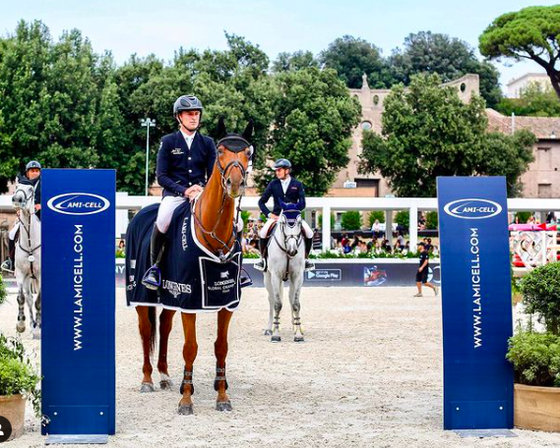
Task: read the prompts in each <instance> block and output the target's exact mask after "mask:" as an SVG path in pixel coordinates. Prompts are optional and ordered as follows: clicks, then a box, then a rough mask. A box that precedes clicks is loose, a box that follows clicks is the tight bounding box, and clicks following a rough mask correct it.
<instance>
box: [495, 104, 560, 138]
mask: <svg viewBox="0 0 560 448" xmlns="http://www.w3.org/2000/svg"><path fill="white" fill-rule="evenodd" d="M486 115H487V116H488V130H490V131H495V132H502V133H504V134H511V130H512V117H507V116H505V115H502V114H500V113H499V112H496V111H495V110H493V109H486ZM513 124H514V126H515V130H516V131H518V130H520V129H527V130H528V131H531V132H532V133H533V134H535V136H536V137H537V138H538V139H539V140H550V139H552V140H560V117H518V116H515V117H514V119H513Z"/></svg>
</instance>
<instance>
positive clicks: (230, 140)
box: [193, 135, 253, 263]
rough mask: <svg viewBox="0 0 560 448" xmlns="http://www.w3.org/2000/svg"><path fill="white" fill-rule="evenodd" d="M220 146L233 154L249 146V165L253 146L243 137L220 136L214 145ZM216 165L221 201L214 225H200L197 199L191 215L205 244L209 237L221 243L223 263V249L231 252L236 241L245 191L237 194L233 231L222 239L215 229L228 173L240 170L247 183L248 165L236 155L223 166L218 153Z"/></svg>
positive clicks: (225, 193)
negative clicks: (244, 164)
mask: <svg viewBox="0 0 560 448" xmlns="http://www.w3.org/2000/svg"><path fill="white" fill-rule="evenodd" d="M220 146H223V147H224V148H226V149H227V150H228V151H231V152H234V153H235V154H238V153H240V152H241V151H243V150H245V149H247V148H251V154H250V155H249V166H251V163H252V157H253V147H252V146H251V144H250V143H249V142H248V141H247V140H245V139H244V138H243V137H241V136H238V135H227V136H225V137H224V138H222V139H221V140H220V141H218V143H217V145H216V148H219V147H220ZM216 151H217V150H216ZM216 166H217V167H218V172H219V173H220V184H221V186H222V203H221V205H220V209H219V210H218V218H217V219H216V223H215V224H214V227H213V228H212V230H207V229H205V228H204V226H203V225H202V221H201V220H200V218H199V217H198V215H197V214H196V205H197V204H198V203H200V205H199V210H200V208H201V207H202V203H201V202H200V201H198V200H196V202H195V204H194V206H193V216H194V219H195V221H196V224H197V226H198V227H199V229H200V231H201V232H202V237H203V239H204V241H205V242H206V244H207V245H208V246H210V241H209V238H211V239H213V240H214V241H217V242H218V243H220V244H221V246H222V248H220V249H219V254H218V257H219V258H220V261H221V262H222V263H225V262H227V261H228V257H227V256H226V255H225V253H224V249H225V252H226V253H228V252H229V253H230V254H232V252H233V251H231V249H230V246H231V247H233V246H232V245H233V244H234V243H236V242H237V241H236V233H237V232H236V228H235V224H236V223H237V222H238V220H239V216H240V213H241V198H242V197H243V193H244V192H245V190H243V193H242V194H241V195H240V196H238V198H239V202H238V204H237V207H236V213H235V216H234V220H233V231H232V233H231V236H230V237H229V238H228V240H227V241H223V240H222V239H221V238H220V237H218V235H217V234H216V229H217V227H218V224H219V223H220V220H221V217H222V214H223V212H224V207H225V205H226V196H228V193H227V181H228V173H229V172H230V171H231V170H232V169H238V170H239V171H240V172H241V176H242V177H243V182H244V183H245V184H246V183H247V175H248V174H249V166H248V167H247V169H246V168H245V167H244V166H243V164H242V163H241V161H240V160H239V158H238V157H236V158H235V159H234V160H231V161H230V162H228V163H227V164H226V165H225V166H223V165H222V164H221V162H220V155H219V153H218V155H217V157H216ZM230 197H231V196H230ZM232 199H234V198H232Z"/></svg>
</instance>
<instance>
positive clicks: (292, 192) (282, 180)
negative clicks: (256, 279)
mask: <svg viewBox="0 0 560 448" xmlns="http://www.w3.org/2000/svg"><path fill="white" fill-rule="evenodd" d="M273 168H274V171H275V174H276V179H274V180H272V181H271V182H270V183H269V184H268V186H267V187H266V190H264V193H263V194H262V196H261V198H260V199H259V208H260V209H261V211H262V213H263V214H264V215H265V216H266V217H267V218H268V220H267V221H266V224H265V225H264V226H263V228H262V229H261V230H260V232H259V237H260V250H261V259H260V260H259V262H258V263H255V265H254V267H255V269H257V270H259V271H265V270H266V256H267V252H268V251H267V248H268V242H269V239H270V236H269V235H268V232H269V229H270V227H271V226H272V224H273V223H275V222H276V221H277V220H278V218H279V216H280V213H281V211H282V206H281V205H280V204H281V202H284V203H286V204H287V203H292V204H297V206H298V208H299V210H300V211H301V210H303V209H304V208H305V191H304V188H303V184H302V183H301V182H299V181H298V180H296V179H294V178H293V177H292V176H291V175H290V172H291V171H292V164H291V162H290V161H289V160H288V159H278V160H277V161H276V162H275V163H274V166H273ZM271 196H272V197H273V199H274V207H273V209H272V211H270V210H269V209H268V207H267V206H266V201H268V199H269V198H270V197H271ZM301 224H302V231H303V237H304V238H303V239H304V241H305V269H306V270H308V269H314V268H315V266H314V264H313V263H312V262H311V261H309V259H308V257H309V252H310V251H311V247H312V245H313V231H312V230H311V227H309V224H307V222H305V220H302V221H301Z"/></svg>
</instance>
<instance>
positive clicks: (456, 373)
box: [437, 177, 513, 429]
mask: <svg viewBox="0 0 560 448" xmlns="http://www.w3.org/2000/svg"><path fill="white" fill-rule="evenodd" d="M437 192H438V212H439V235H440V248H441V282H442V318H443V400H444V406H443V413H444V415H443V426H444V429H490V428H512V427H513V369H512V366H511V364H510V363H509V362H508V361H507V360H506V353H507V341H508V338H510V337H511V336H512V309H511V307H512V305H511V277H510V258H509V234H508V220H507V196H506V181H505V178H504V177H439V178H438V179H437Z"/></svg>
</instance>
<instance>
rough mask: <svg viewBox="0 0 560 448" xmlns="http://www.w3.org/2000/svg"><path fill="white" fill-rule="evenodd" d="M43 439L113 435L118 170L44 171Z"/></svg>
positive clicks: (42, 283)
mask: <svg viewBox="0 0 560 448" xmlns="http://www.w3.org/2000/svg"><path fill="white" fill-rule="evenodd" d="M41 177H42V181H41V186H42V191H41V193H42V201H43V202H42V215H41V221H42V229H41V230H42V236H41V238H42V242H41V243H42V276H41V277H42V278H41V294H42V296H41V299H42V335H41V337H42V341H41V343H42V347H41V364H42V375H43V380H42V412H43V415H44V416H45V417H44V421H45V422H46V424H45V425H44V426H42V433H43V434H68V435H69V434H114V433H115V269H116V266H115V171H114V170H62V169H44V170H43V171H42V173H41Z"/></svg>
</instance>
